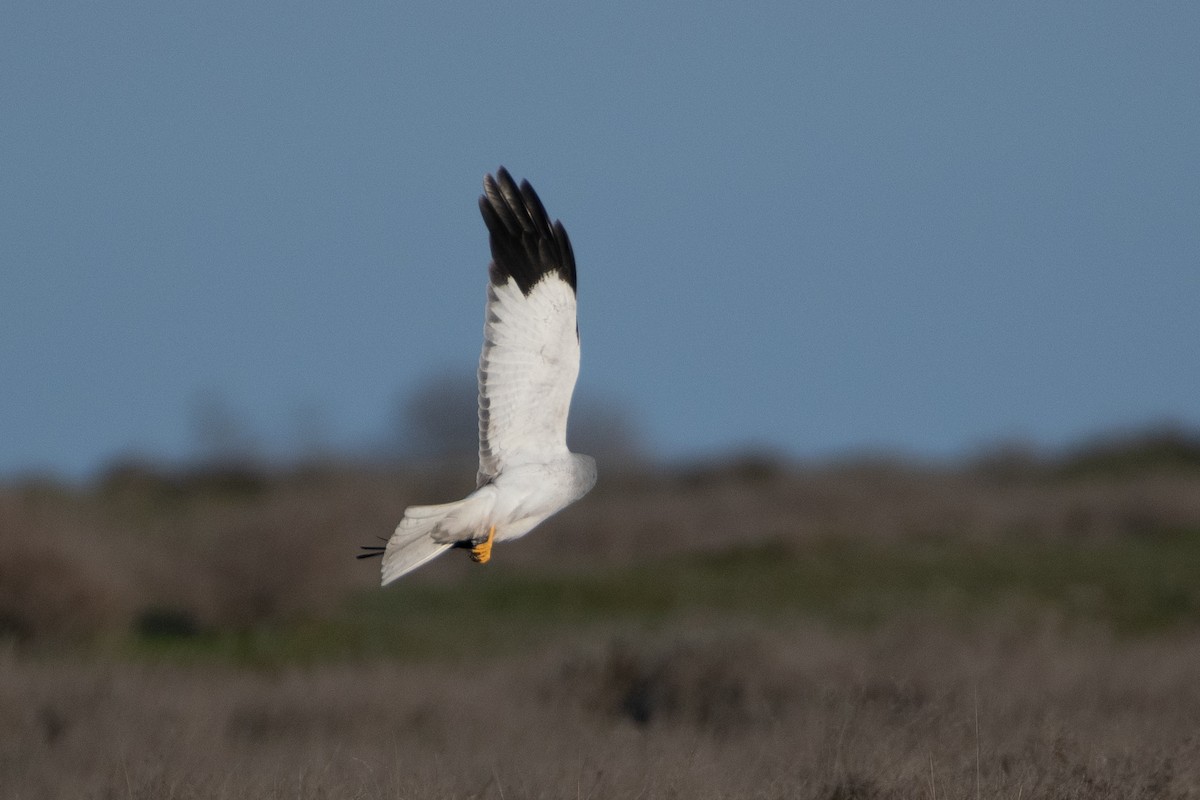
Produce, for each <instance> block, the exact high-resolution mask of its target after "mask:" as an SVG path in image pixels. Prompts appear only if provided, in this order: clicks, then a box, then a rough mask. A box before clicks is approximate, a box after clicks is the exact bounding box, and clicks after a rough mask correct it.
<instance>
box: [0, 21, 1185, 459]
mask: <svg viewBox="0 0 1200 800" xmlns="http://www.w3.org/2000/svg"><path fill="white" fill-rule="evenodd" d="M1198 36H1200V6H1197V5H1196V4H1194V3H1160V4H1152V5H1142V4H1126V3H1042V2H1036V3H1033V2H1030V3H1020V2H1018V3H1004V4H944V3H814V4H803V3H794V2H788V3H778V4H768V3H760V4H753V5H751V4H722V5H717V4H695V3H691V4H682V3H679V4H675V3H671V4H668V3H660V4H651V3H606V4H599V3H597V4H577V5H574V6H567V5H562V4H521V5H518V6H508V5H506V4H499V3H487V4H401V3H353V4H337V5H335V4H308V3H282V2H279V3H276V2H262V3H232V2H213V3H204V4H182V3H180V4H162V3H142V4H129V3H104V4H98V3H82V2H80V3H18V4H15V7H11V8H9V9H8V10H7V11H6V12H5V23H4V25H3V26H0V108H3V113H2V114H0V274H2V275H3V281H2V289H0V381H2V385H0V474H16V473H23V472H29V471H45V470H49V471H55V472H59V473H61V474H63V475H67V476H77V477H78V476H86V475H89V474H92V473H93V472H94V471H95V470H96V469H98V468H100V467H101V466H102V465H104V464H105V463H107V462H108V461H109V460H110V459H111V458H113V457H116V456H121V455H130V454H140V455H144V456H149V457H155V458H163V459H181V458H186V457H187V456H189V454H192V453H194V452H195V449H196V446H197V442H196V433H195V425H194V416H195V413H196V407H197V404H198V403H199V404H203V402H205V401H204V400H203V398H214V397H215V398H219V399H220V402H221V403H222V404H224V405H225V406H226V407H227V408H229V409H231V410H232V411H233V412H234V413H235V414H236V415H237V416H238V417H239V418H240V419H241V420H242V421H243V422H244V424H245V425H246V426H247V427H249V428H251V429H253V430H255V431H257V432H258V434H259V435H260V436H261V437H263V438H265V439H267V440H278V441H286V440H288V439H289V437H291V438H294V437H295V435H296V431H297V430H299V429H300V428H303V427H304V426H305V424H306V423H305V420H307V421H308V422H309V423H311V422H312V420H314V419H315V420H319V421H320V422H319V426H318V427H319V428H320V430H321V434H320V435H321V438H322V439H323V440H324V441H325V443H326V444H328V445H330V446H334V447H338V448H348V449H361V448H364V447H369V446H370V444H371V442H372V441H373V440H375V439H378V438H380V437H382V436H383V435H384V433H385V431H386V430H387V427H388V425H389V419H390V418H391V417H392V415H393V414H394V409H395V407H396V404H397V398H402V397H404V396H406V395H407V394H409V393H411V392H412V391H414V390H415V389H416V388H417V387H419V386H421V385H422V384H423V383H425V382H427V381H429V380H430V378H431V376H437V375H443V374H467V375H469V374H470V373H471V372H472V371H473V369H474V364H475V361H476V359H477V358H478V349H479V343H480V333H481V328H482V306H483V297H484V281H485V275H486V272H485V267H486V262H487V239H486V233H485V230H484V228H483V224H482V222H481V221H480V219H479V216H478V210H477V208H476V197H477V195H478V194H479V187H480V180H481V178H482V176H483V174H484V173H485V172H487V171H491V170H494V169H495V168H496V167H497V166H498V165H500V164H504V165H506V166H507V167H508V168H509V169H510V170H511V171H512V172H513V173H514V175H516V176H517V177H518V178H521V177H525V178H528V179H529V180H530V181H531V182H532V183H533V184H534V186H535V187H536V188H537V189H538V191H539V192H540V194H541V195H542V198H543V200H544V201H545V203H546V205H547V207H548V209H549V211H550V213H551V215H552V216H555V217H559V218H561V219H562V220H563V222H564V224H565V225H566V226H567V229H568V231H569V232H570V234H571V237H572V240H573V242H574V245H575V251H576V256H577V258H578V261H579V292H580V294H579V297H580V328H581V332H582V338H583V357H584V360H583V368H582V374H581V378H580V387H581V388H580V391H581V392H583V393H587V394H588V396H589V397H594V398H596V399H597V401H598V402H601V403H612V404H614V405H618V406H620V407H622V408H624V409H626V410H627V411H628V413H629V414H630V416H631V417H632V418H633V419H634V420H635V421H636V423H637V425H638V427H639V429H640V430H641V431H642V433H643V435H644V439H645V446H646V449H647V450H649V451H651V452H654V453H659V454H662V455H663V456H665V457H668V458H693V457H703V456H707V455H713V454H719V453H723V452H728V451H731V450H738V449H743V448H747V447H755V448H764V447H765V448H770V449H773V450H777V451H781V452H784V453H789V454H793V455H797V456H805V457H810V456H816V457H819V456H823V455H828V454H835V453H841V452H845V451H847V450H855V449H863V448H872V449H880V448H882V449H893V450H899V451H903V452H907V453H913V454H921V455H930V456H939V455H952V454H955V453H961V452H964V451H969V450H970V449H972V448H974V447H977V446H979V445H981V444H985V443H988V442H993V441H997V440H1006V439H1013V438H1018V439H1024V440H1028V441H1032V442H1036V443H1040V444H1043V445H1047V446H1055V445H1059V444H1062V443H1064V442H1069V441H1072V440H1074V439H1076V438H1078V437H1080V436H1085V435H1089V434H1093V433H1096V432H1099V431H1103V430H1106V429H1110V428H1117V427H1127V426H1132V425H1141V424H1145V423H1150V422H1155V421H1160V420H1174V421H1176V422H1179V423H1182V424H1185V425H1191V426H1195V425H1200V368H1198V367H1200V356H1198V355H1197V352H1198V350H1200V92H1198V91H1197V86H1200V48H1197V47H1196V41H1197V37H1198ZM198 398H200V399H198ZM464 424H466V425H468V426H470V425H473V421H471V420H466V421H465V423H464ZM309 427H312V425H309Z"/></svg>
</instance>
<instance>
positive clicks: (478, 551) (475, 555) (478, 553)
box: [471, 525, 496, 564]
mask: <svg viewBox="0 0 1200 800" xmlns="http://www.w3.org/2000/svg"><path fill="white" fill-rule="evenodd" d="M495 538H496V526H495V525H493V526H492V527H491V528H489V529H488V535H487V538H486V539H484V540H483V541H482V542H480V543H479V544H477V545H475V546H474V547H472V548H471V560H472V561H474V562H475V563H476V564H486V563H487V562H489V561H491V560H492V540H493V539H495Z"/></svg>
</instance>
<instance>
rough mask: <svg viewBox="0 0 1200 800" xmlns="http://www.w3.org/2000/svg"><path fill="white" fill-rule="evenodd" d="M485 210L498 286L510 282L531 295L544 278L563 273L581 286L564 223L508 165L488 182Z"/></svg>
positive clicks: (481, 204)
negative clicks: (552, 215) (552, 218)
mask: <svg viewBox="0 0 1200 800" xmlns="http://www.w3.org/2000/svg"><path fill="white" fill-rule="evenodd" d="M483 191H484V194H483V195H482V196H481V197H480V198H479V211H480V213H482V214H483V221H484V223H485V224H486V225H487V227H488V233H489V234H490V236H489V239H490V241H491V246H492V265H491V269H490V270H489V275H490V276H491V280H492V283H494V284H497V285H500V284H503V283H505V282H506V281H507V280H508V279H509V278H512V279H513V280H515V281H516V282H517V286H518V287H520V289H521V292H522V293H523V294H525V295H526V296H528V295H529V292H530V290H532V289H533V287H534V286H535V285H536V284H537V282H538V281H540V280H541V279H542V278H543V277H544V276H546V275H549V274H551V273H555V272H557V273H558V274H559V275H560V276H562V279H563V280H565V281H566V282H567V283H568V284H569V285H570V287H571V289H574V288H575V254H574V252H573V251H572V250H571V240H570V239H568V238H567V231H566V229H564V228H563V226H562V223H561V222H559V221H557V220H555V221H554V223H553V224H551V223H550V217H549V216H547V214H546V209H545V208H544V207H543V206H542V201H541V200H540V199H539V198H538V196H537V192H535V191H534V190H533V187H532V186H530V185H529V181H521V185H520V186H519V187H518V186H517V184H516V183H515V182H514V181H513V179H512V176H511V175H509V174H508V170H506V169H505V168H504V167H500V169H498V170H496V176H495V177H494V178H493V177H492V176H491V175H488V176H486V177H485V178H484V179H483Z"/></svg>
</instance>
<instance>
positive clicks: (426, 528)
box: [382, 495, 482, 586]
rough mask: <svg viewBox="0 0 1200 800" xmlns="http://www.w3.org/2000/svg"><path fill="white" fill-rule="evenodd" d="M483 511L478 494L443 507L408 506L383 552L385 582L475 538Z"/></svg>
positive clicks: (385, 583) (383, 580) (387, 582)
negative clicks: (458, 544) (460, 542)
mask: <svg viewBox="0 0 1200 800" xmlns="http://www.w3.org/2000/svg"><path fill="white" fill-rule="evenodd" d="M481 510H482V509H481V508H480V504H479V498H478V497H477V496H476V495H471V496H470V497H467V498H465V499H463V500H458V501H456V502H453V503H445V504H443V505H439V506H409V507H408V508H406V509H405V510H404V519H402V520H401V521H400V524H399V525H397V526H396V532H395V533H393V534H392V538H391V539H389V540H388V543H387V547H386V549H385V551H384V554H383V579H382V584H383V585H384V586H386V585H387V584H389V583H391V582H392V581H394V580H396V579H397V578H399V577H400V576H401V575H404V574H406V573H408V572H412V571H413V570H414V569H416V568H417V567H419V566H421V565H422V564H425V563H427V562H429V561H431V560H432V559H434V558H437V557H438V556H440V555H441V554H442V553H444V552H445V551H447V550H449V549H450V548H451V547H453V546H454V545H455V543H457V542H459V541H462V540H465V539H470V538H472V537H474V536H475V535H476V534H477V533H478V529H479V524H480V523H479V518H480V516H481V515H480V512H481Z"/></svg>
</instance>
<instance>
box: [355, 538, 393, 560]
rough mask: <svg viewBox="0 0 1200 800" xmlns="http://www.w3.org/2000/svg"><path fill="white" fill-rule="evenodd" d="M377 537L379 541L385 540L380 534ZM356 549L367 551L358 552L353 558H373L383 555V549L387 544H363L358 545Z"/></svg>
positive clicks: (385, 548)
mask: <svg viewBox="0 0 1200 800" xmlns="http://www.w3.org/2000/svg"><path fill="white" fill-rule="evenodd" d="M378 538H379V541H381V542H386V541H387V539H384V538H383V537H382V536H380V537H378ZM358 549H359V550H366V551H367V552H365V553H359V554H358V555H356V556H355V558H374V557H375V556H381V555H383V553H384V551H385V550H387V545H386V544H383V545H378V544H364V545H362V546H361V547H359V548H358Z"/></svg>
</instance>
